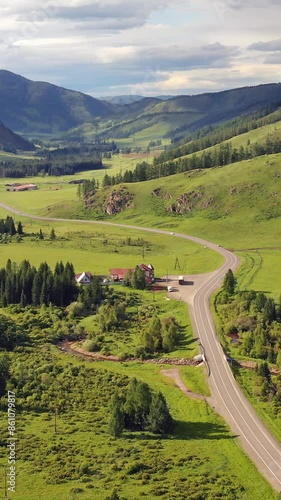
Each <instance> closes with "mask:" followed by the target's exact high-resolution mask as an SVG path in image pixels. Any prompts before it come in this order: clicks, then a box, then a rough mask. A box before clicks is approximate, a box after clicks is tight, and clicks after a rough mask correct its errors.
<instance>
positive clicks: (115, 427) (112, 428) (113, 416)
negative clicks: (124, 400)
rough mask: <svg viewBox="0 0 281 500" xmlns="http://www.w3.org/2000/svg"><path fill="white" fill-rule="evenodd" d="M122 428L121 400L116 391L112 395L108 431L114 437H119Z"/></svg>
mask: <svg viewBox="0 0 281 500" xmlns="http://www.w3.org/2000/svg"><path fill="white" fill-rule="evenodd" d="M123 430H124V415H123V412H122V409H121V400H120V398H119V396H118V394H117V393H115V394H114V395H113V397H112V401H111V411H110V416H109V419H108V432H109V434H111V436H114V437H115V438H117V437H120V436H121V435H122V432H123Z"/></svg>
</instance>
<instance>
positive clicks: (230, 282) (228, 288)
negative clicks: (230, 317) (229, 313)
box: [223, 269, 236, 295]
mask: <svg viewBox="0 0 281 500" xmlns="http://www.w3.org/2000/svg"><path fill="white" fill-rule="evenodd" d="M235 287H236V278H235V276H234V274H233V271H232V270H231V269H229V270H228V271H227V273H226V275H225V277H224V281H223V289H224V290H225V292H226V293H229V295H233V294H234V292H235Z"/></svg>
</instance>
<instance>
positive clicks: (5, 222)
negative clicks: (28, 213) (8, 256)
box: [0, 215, 23, 236]
mask: <svg viewBox="0 0 281 500" xmlns="http://www.w3.org/2000/svg"><path fill="white" fill-rule="evenodd" d="M0 234H9V235H10V236H14V235H15V234H19V235H20V236H21V235H22V234H23V225H22V223H21V221H19V222H18V225H17V228H16V226H15V221H14V219H13V217H11V216H10V215H7V217H6V219H0Z"/></svg>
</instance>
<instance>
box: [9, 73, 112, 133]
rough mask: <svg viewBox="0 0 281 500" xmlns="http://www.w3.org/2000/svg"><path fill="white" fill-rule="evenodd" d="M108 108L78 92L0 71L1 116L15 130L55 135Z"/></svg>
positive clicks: (107, 105)
mask: <svg viewBox="0 0 281 500" xmlns="http://www.w3.org/2000/svg"><path fill="white" fill-rule="evenodd" d="M111 109H112V105H110V104H109V103H105V102H102V101H99V100H98V99H94V98H93V97H90V96H87V95H85V94H82V93H80V92H74V91H71V90H66V89H64V88H62V87H57V86H56V85H51V84H49V83H44V82H33V81H31V80H28V79H26V78H23V77H22V76H19V75H16V74H14V73H11V72H9V71H4V70H1V71H0V120H2V121H3V122H4V123H6V124H7V126H8V127H10V128H12V129H13V130H16V131H18V132H23V133H25V134H32V135H35V134H36V133H45V134H49V135H56V134H58V133H59V132H61V131H63V130H68V129H70V128H71V127H74V126H76V125H79V124H82V123H85V122H87V121H91V120H92V119H94V118H95V117H97V116H103V115H106V114H108V113H109V112H111Z"/></svg>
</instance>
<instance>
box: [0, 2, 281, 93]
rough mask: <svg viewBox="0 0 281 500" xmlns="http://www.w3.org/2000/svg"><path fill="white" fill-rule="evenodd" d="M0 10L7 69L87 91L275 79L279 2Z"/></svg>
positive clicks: (191, 88) (195, 87)
mask: <svg viewBox="0 0 281 500" xmlns="http://www.w3.org/2000/svg"><path fill="white" fill-rule="evenodd" d="M0 11H1V21H2V23H1V40H0V57H1V61H2V65H3V67H4V68H5V69H9V70H11V71H14V72H16V73H21V74H23V75H26V76H27V77H30V78H35V79H40V80H43V79H44V80H49V81H52V82H53V83H57V84H63V85H64V86H69V87H71V88H77V89H78V90H82V91H87V92H89V93H94V94H95V95H99V94H103V95H105V94H110V93H112V92H115V93H125V92H126V91H131V90H132V91H134V89H136V88H137V87H139V88H141V89H143V92H142V93H144V92H145V91H146V92H147V93H150V94H151V93H155V94H158V93H161V92H162V93H163V92H164V93H165V92H166V93H167V92H168V91H169V93H177V92H180V93H184V92H187V93H189V92H198V91H201V90H216V89H218V90H220V89H222V88H229V87H231V86H243V85H244V84H246V85H247V84H249V82H250V83H251V84H253V83H259V82H266V81H279V79H280V67H281V66H280V64H281V57H280V55H281V40H280V14H281V2H280V0H270V1H268V2H267V3H265V2H264V0H243V1H242V0H173V2H172V1H171V0H135V1H134V2H133V1H132V0H13V2H10V3H9V4H8V3H7V4H6V5H5V6H3V7H1V8H0ZM253 61H254V63H253ZM265 68H266V71H265ZM75 86H76V87H75Z"/></svg>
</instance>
